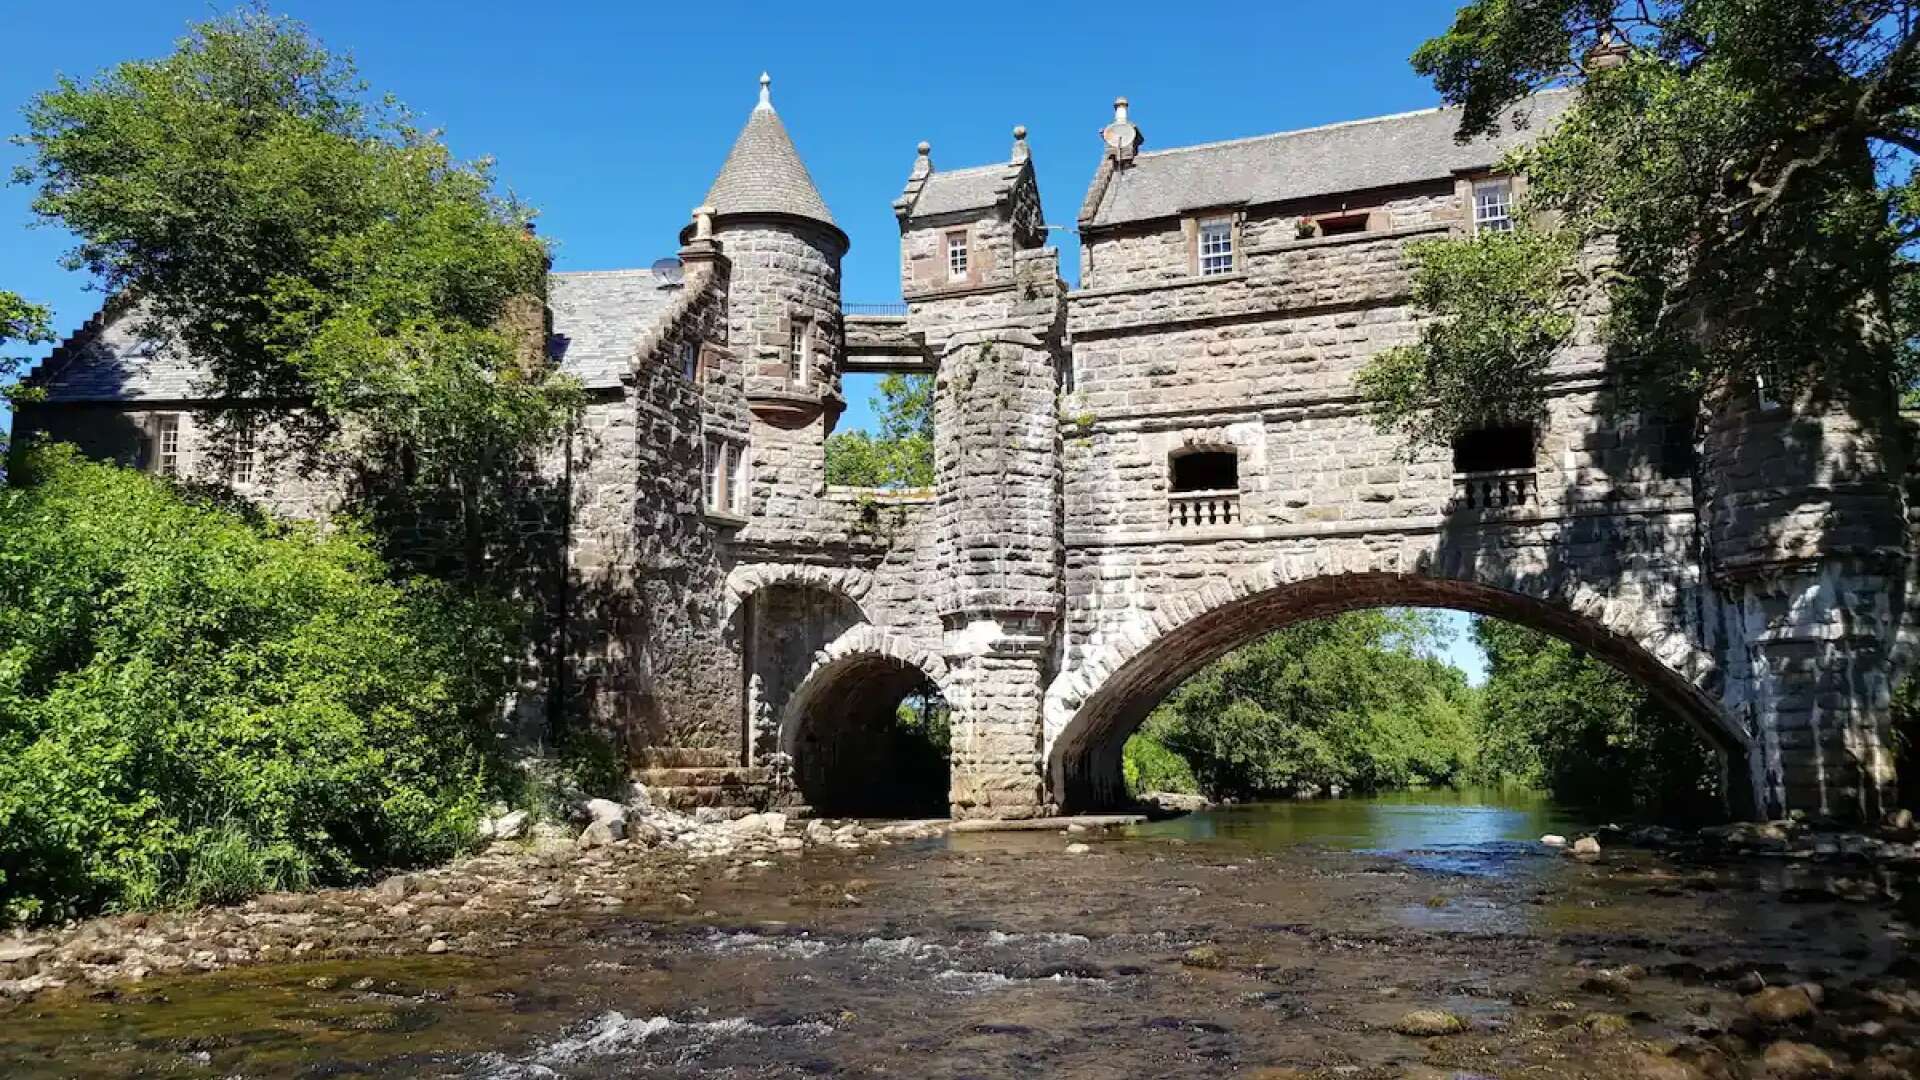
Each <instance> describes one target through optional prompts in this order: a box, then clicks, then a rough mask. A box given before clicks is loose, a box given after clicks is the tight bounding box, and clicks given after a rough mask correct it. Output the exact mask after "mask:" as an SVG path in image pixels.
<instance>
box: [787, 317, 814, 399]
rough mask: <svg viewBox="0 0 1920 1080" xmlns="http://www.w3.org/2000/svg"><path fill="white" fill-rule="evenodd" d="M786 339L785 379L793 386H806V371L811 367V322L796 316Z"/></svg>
mask: <svg viewBox="0 0 1920 1080" xmlns="http://www.w3.org/2000/svg"><path fill="white" fill-rule="evenodd" d="M792 323H793V325H792V328H791V329H790V330H789V331H788V338H787V379H788V380H789V381H790V382H792V383H793V384H794V385H795V386H805V385H807V374H808V373H807V369H808V368H810V367H812V366H813V364H812V357H813V320H812V319H803V318H801V317H800V316H798V315H796V316H794V317H793V320H792Z"/></svg>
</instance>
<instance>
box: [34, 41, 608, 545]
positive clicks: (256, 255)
mask: <svg viewBox="0 0 1920 1080" xmlns="http://www.w3.org/2000/svg"><path fill="white" fill-rule="evenodd" d="M26 120H27V131H26V133H25V134H24V135H22V136H20V137H19V139H18V141H19V142H21V143H22V144H23V145H24V146H25V147H26V148H27V150H28V152H29V154H30V158H29V160H28V162H27V163H26V164H24V165H22V166H20V167H19V168H18V169H17V171H16V174H15V179H16V181H17V182H19V183H23V184H29V185H35V186H36V187H37V190H36V192H35V196H34V200H33V208H34V211H35V213H36V214H37V215H39V217H40V218H41V219H43V220H44V221H47V222H49V223H52V224H57V225H60V226H61V227H64V228H66V229H68V230H70V231H71V232H73V233H74V234H75V235H76V236H77V237H78V238H79V244H78V246H77V247H75V248H74V250H73V251H72V252H71V254H70V256H69V263H70V265H72V266H74V267H77V268H85V269H88V270H90V271H92V272H93V273H94V274H96V275H97V276H98V277H99V279H100V280H101V282H102V283H103V284H104V285H105V286H106V288H107V289H108V290H110V291H112V292H115V293H120V294H125V295H128V296H131V297H134V298H136V299H137V301H138V304H139V305H140V307H139V310H140V311H141V312H142V313H143V316H142V322H143V330H144V332H145V333H147V334H148V335H150V336H153V337H156V338H167V339H171V340H174V341H177V342H179V343H181V344H182V345H183V346H184V347H185V348H186V349H187V350H188V351H189V352H190V353H191V354H192V355H193V356H194V357H196V359H197V360H199V361H200V362H202V363H203V364H204V365H205V370H206V386H205V388H204V389H205V391H206V392H207V393H208V394H209V395H210V396H213V397H216V398H219V399H225V400H238V401H246V402H249V403H251V404H252V405H254V406H256V407H258V408H269V409H277V410H279V411H280V415H279V417H278V419H280V420H281V421H282V422H283V423H286V424H291V425H293V426H294V428H295V429H296V430H297V431H298V432H299V434H300V435H301V436H302V438H301V440H300V442H301V443H302V445H303V446H304V447H305V448H306V449H307V450H309V451H310V452H312V453H315V454H320V453H326V454H337V455H342V456H343V457H344V459H345V460H347V461H349V462H352V463H356V464H358V465H359V466H360V467H362V468H365V469H367V470H369V471H371V472H374V473H378V474H379V475H380V476H381V478H382V480H383V481H392V480H393V479H394V478H395V477H396V476H403V477H406V478H409V479H411V480H413V481H417V482H418V483H420V484H422V485H423V486H427V487H449V488H451V489H452V490H453V491H454V492H455V493H456V498H455V499H454V500H453V501H454V505H455V507H456V508H457V511H458V512H459V513H460V515H461V523H460V525H459V527H458V528H457V529H456V532H458V533H459V534H460V535H461V537H462V541H461V550H460V557H461V559H462V561H463V562H464V564H465V570H466V572H467V573H468V574H470V575H475V576H477V575H479V574H480V573H481V571H482V569H483V567H482V564H481V560H480V559H479V557H478V553H479V548H480V545H481V543H482V540H483V536H484V534H485V532H486V529H487V527H488V525H487V522H486V521H485V520H484V511H485V506H486V500H487V498H488V495H489V493H490V492H493V491H496V490H498V489H500V488H501V487H502V486H503V484H504V483H505V482H506V478H507V477H509V476H510V475H511V474H512V473H514V472H515V471H516V470H518V469H519V468H520V467H521V466H522V465H523V463H524V461H525V459H526V456H527V455H528V454H529V453H531V452H532V451H534V450H536V449H538V448H539V447H541V446H543V445H546V444H547V443H548V442H549V441H550V440H551V439H553V438H554V437H555V436H556V435H557V434H558V433H559V432H560V431H561V430H562V429H563V427H564V425H565V424H566V423H567V422H568V419H569V417H570V416H571V415H572V412H573V409H574V407H575V406H576V404H577V401H578V395H577V390H576V388H575V387H574V386H573V385H572V384H571V383H570V382H568V381H567V380H565V379H561V378H558V377H553V376H550V375H548V374H547V373H546V367H545V365H544V364H543V363H541V362H540V361H541V355H540V353H541V350H540V347H539V344H538V338H537V330H538V328H537V326H532V325H526V326H523V324H527V323H529V321H530V319H529V313H530V311H537V307H535V306H533V305H532V301H533V299H534V298H537V297H539V296H541V295H542V294H543V290H544V287H545V270H546V252H545V250H544V248H543V246H542V245H541V244H540V243H539V242H537V241H536V240H535V239H533V238H532V237H531V236H530V235H529V233H528V231H527V228H526V226H527V220H528V217H527V213H526V211H525V210H524V209H523V208H522V207H520V206H519V205H518V204H516V203H513V202H512V201H510V200H503V199H501V198H498V197H496V196H494V195H493V194H492V189H493V179H492V166H491V163H490V162H487V161H484V160H483V161H478V162H472V163H461V162H456V161H454V160H453V159H452V157H451V155H450V154H449V153H448V151H447V149H446V147H445V146H444V145H442V144H441V142H440V141H439V138H438V136H437V134H436V133H433V132H428V131H423V130H421V129H420V128H419V127H417V126H416V125H415V124H414V122H413V120H412V118H411V116H410V115H409V114H408V113H407V112H406V111H405V110H404V109H403V108H401V107H400V106H398V105H397V104H395V103H393V102H392V101H391V99H385V100H372V99H370V97H369V95H368V93H367V90H366V87H365V86H364V84H362V83H361V82H360V81H359V79H358V78H357V76H356V75H355V74H354V70H353V67H352V64H351V63H350V61H348V60H347V59H346V58H344V57H341V56H338V55H335V54H332V53H329V52H328V51H326V49H325V48H324V47H323V46H322V45H321V44H320V43H319V42H318V41H316V40H314V39H313V38H312V37H311V36H310V35H309V34H308V33H307V32H306V31H305V30H304V29H303V28H302V27H301V26H299V25H298V24H296V23H293V22H290V21H287V20H285V19H280V18H276V17H274V16H271V15H269V14H267V13H266V12H265V11H264V10H263V9H261V8H258V7H256V8H250V9H246V10H243V11H241V12H240V13H238V14H235V15H231V16H227V17H223V18H217V19H214V20H212V21H210V22H206V23H203V24H200V25H197V26H194V27H193V28H192V29H191V31H190V33H189V34H188V35H187V37H185V38H184V39H183V40H181V41H180V43H179V45H178V47H177V48H176V49H175V51H174V52H173V53H172V54H171V55H169V56H166V57H164V58H161V59H158V60H150V61H132V62H128V63H123V64H120V65H118V66H117V67H114V68H112V69H110V70H108V71H106V72H103V73H101V74H100V75H98V76H96V77H94V78H93V79H91V80H89V81H86V82H79V81H75V80H72V79H66V78H63V79H61V80H60V82H59V83H58V85H56V86H55V87H54V88H53V89H51V90H49V91H47V92H45V93H43V94H41V95H39V96H38V97H36V98H35V99H34V100H33V101H32V103H31V104H30V105H29V106H28V108H27V110H26ZM531 322H534V323H537V320H531ZM248 422H253V420H252V419H250V420H249V421H248Z"/></svg>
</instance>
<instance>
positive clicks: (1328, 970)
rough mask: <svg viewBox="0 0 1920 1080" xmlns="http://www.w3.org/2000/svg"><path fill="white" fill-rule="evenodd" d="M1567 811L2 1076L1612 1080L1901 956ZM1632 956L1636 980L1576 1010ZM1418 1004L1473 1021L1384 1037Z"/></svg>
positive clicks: (620, 939) (1403, 803) (1060, 888)
mask: <svg viewBox="0 0 1920 1080" xmlns="http://www.w3.org/2000/svg"><path fill="white" fill-rule="evenodd" d="M1582 824H1584V823H1583V822H1581V821H1579V820H1577V819H1574V818H1571V817H1569V816H1568V815H1567V814H1565V813H1563V812H1561V811H1559V810H1557V809H1556V808H1555V807H1554V806H1553V805H1552V804H1551V803H1549V802H1547V801H1545V800H1543V799H1540V798H1538V797H1504V796H1502V795H1500V794H1498V793H1490V792H1465V793H1455V792H1437V793H1403V794H1396V795H1389V796H1384V797H1380V798H1373V799H1347V800H1329V801H1319V802H1299V803H1281V804H1272V805H1263V806H1250V807H1244V808H1235V809H1230V810H1223V811H1219V812H1213V813H1204V814H1196V815H1192V816H1189V817H1185V818H1179V819H1175V820H1170V821H1164V822H1157V823H1152V824H1147V825H1141V826H1136V827H1131V828H1126V829H1115V830H1111V831H1105V832H1101V831H1095V832H1090V833H1086V834H1076V835H1071V836H1063V835H1061V834H1059V833H1055V832H1025V833H976V834H961V835H955V836H951V837H948V838H946V839H943V840H936V841H926V842H922V843H917V844H914V845H907V846H896V847H892V848H886V849H879V850H872V851H862V852H847V853H843V854H820V853H818V852H808V853H806V854H804V855H800V856H794V857H791V858H789V859H786V860H783V861H780V862H778V863H776V864H775V865H772V866H770V867H762V868H750V869H747V870H746V871H745V872H744V873H741V874H739V875H738V876H737V877H734V878H728V877H725V876H723V869H724V868H722V867H715V868H714V871H713V873H712V874H711V875H710V876H709V877H708V878H707V879H705V880H704V881H702V882H701V883H700V884H699V887H698V888H697V889H690V890H689V892H690V893H692V894H693V895H695V896H697V901H696V902H695V904H694V905H693V907H692V908H689V907H688V906H687V904H686V902H685V901H684V900H678V899H676V898H672V897H662V898H661V900H660V902H659V903H658V904H657V905H651V906H636V907H632V908H628V909H624V910H617V911H614V912H611V913H607V914H602V915H591V916H587V915H570V916H565V917H564V918H565V919H567V920H568V924H567V925H566V926H565V927H564V928H563V930H562V931H556V932H555V933H553V934H550V935H546V936H542V935H538V934H528V935H527V940H526V942H525V943H524V944H521V945H519V946H517V947H514V948H512V949H509V950H505V951H504V952H502V954H501V955H498V956H491V957H485V958H480V957H472V956H457V955H446V956H419V957H411V958H404V959H390V958H381V959H372V960H366V961H354V962H341V961H332V962H327V963H319V964H309V965H298V966H270V967H260V968H254V969H247V970H240V971H235V972H225V973H218V974H213V975H205V976H198V977H193V978H181V979H172V980H165V981H161V980H154V981H149V982H147V983H145V984H141V985H140V986H138V987H135V988H131V989H129V990H127V991H125V992H122V993H120V994H118V995H117V996H111V997H108V998H105V999H101V1000H94V999H86V998H64V999H62V998H55V999H48V1000H45V1001H37V1002H35V1003H33V1004H31V1005H29V1006H27V1007H25V1008H22V1009H19V1010H16V1011H14V1012H12V1013H8V1014H0V1075H3V1076H7V1077H41V1076H126V1075H156V1076H159V1075H164V1076H208V1077H234V1076H282V1075H293V1076H312V1077H323V1076H324V1077H342V1076H380V1077H415V1076H426V1077H474V1078H492V1077H499V1078H508V1077H513V1078H518V1077H614V1076H660V1077H679V1076H722V1075H724V1076H737V1077H790V1076H899V1077H916V1078H918V1077H987V1076H1042V1075H1044V1076H1060V1077H1132V1076H1196V1077H1197V1076H1222V1075H1259V1074H1261V1071H1262V1070H1269V1071H1267V1072H1266V1073H1265V1075H1268V1076H1274V1077H1278V1076H1291V1075H1326V1076H1338V1077H1349V1078H1356V1080H1365V1078H1367V1077H1374V1076H1380V1077H1389V1076H1431V1077H1455V1076H1461V1075H1467V1076H1488V1075H1494V1076H1506V1075H1526V1076H1530V1077H1562V1076H1565V1077H1575V1076H1604V1077H1608V1078H1610V1080H1611V1078H1617V1077H1621V1076H1630V1075H1636V1071H1635V1070H1636V1069H1638V1068H1641V1067H1643V1066H1645V1063H1646V1061H1647V1060H1649V1059H1648V1054H1649V1053H1653V1052H1654V1051H1649V1050H1648V1049H1647V1048H1648V1047H1649V1046H1651V1047H1655V1048H1663V1049H1664V1050H1667V1051H1671V1050H1673V1049H1674V1048H1675V1047H1681V1048H1682V1049H1684V1048H1685V1047H1686V1046H1688V1045H1695V1044H1699V1043H1700V1042H1701V1040H1702V1038H1714V1037H1718V1038H1720V1039H1721V1040H1722V1042H1723V1043H1724V1042H1725V1039H1726V1038H1729V1037H1730V1036H1726V1035H1722V1034H1719V1033H1724V1032H1728V1031H1732V1030H1738V1028H1739V1024H1740V1023H1741V1021H1740V1020H1739V1015H1740V1013H1741V1003H1740V997H1739V989H1740V987H1739V986H1738V983H1739V982H1740V980H1747V981H1748V982H1749V983H1751V981H1752V980H1754V979H1756V978H1758V979H1764V980H1765V981H1769V982H1783V981H1784V982H1792V981H1795V980H1799V979H1816V980H1820V981H1822V982H1824V983H1825V984H1826V985H1827V986H1828V987H1829V988H1831V989H1830V991H1829V1009H1830V1010H1842V1009H1844V1008H1845V1007H1846V1002H1847V1000H1848V998H1847V997H1846V995H1847V994H1848V993H1849V991H1848V990H1846V988H1847V987H1856V986H1866V985H1868V984H1870V983H1871V982H1872V980H1875V979H1884V978H1886V977H1887V976H1886V973H1887V971H1888V968H1889V966H1890V965H1893V966H1895V967H1896V968H1897V966H1898V963H1899V962H1900V957H1901V955H1903V950H1904V942H1903V941H1902V940H1901V939H1902V937H1903V935H1904V933H1905V928H1906V923H1905V922H1904V916H1903V914H1902V912H1901V903H1900V901H1899V899H1898V897H1899V895H1900V894H1901V887H1900V884H1899V883H1898V882H1894V881H1891V880H1888V879H1885V878H1874V877H1873V876H1872V874H1871V872H1869V871H1864V870H1856V871H1853V872H1851V873H1852V876H1847V875H1846V874H1845V873H1843V872H1841V871H1836V870H1824V871H1823V870H1819V869H1816V868H1810V867H1806V866H1790V865H1788V864H1785V863H1773V864H1767V863H1749V864H1744V865H1741V866H1724V865H1723V866H1708V865H1684V864H1677V863H1674V862H1671V861H1667V860H1664V859H1662V858H1660V857H1657V856H1654V855H1651V854H1646V853H1637V852H1628V851H1624V850H1620V851H1609V852H1608V853H1607V854H1606V855H1605V856H1604V857H1603V858H1602V859H1601V860H1600V861H1597V862H1581V861H1576V860H1574V859H1572V858H1569V857H1566V856H1564V855H1559V854H1555V853H1553V852H1551V851H1549V850H1547V849H1545V848H1543V847H1541V846H1540V845H1539V844H1538V843H1537V842H1536V841H1537V839H1538V837H1539V836H1540V835H1541V834H1543V833H1548V832H1558V833H1568V834H1573V833H1576V832H1578V831H1579V829H1580V827H1581V825H1582ZM1074 842H1085V843H1086V844H1088V845H1089V847H1090V850H1089V851H1088V852H1086V853H1084V854H1073V855H1069V854H1067V853H1066V851H1065V849H1066V847H1067V845H1068V844H1069V843H1074ZM550 918H556V917H555V916H550V915H546V914H543V913H542V914H535V913H529V914H528V916H527V918H526V919H525V920H523V922H522V924H521V925H522V926H525V925H529V924H531V923H534V922H537V921H538V920H540V919H550ZM1625 964H1638V965H1641V966H1643V967H1644V968H1645V969H1646V970H1647V974H1646V975H1644V977H1641V978H1639V979H1637V981H1634V982H1633V983H1632V987H1631V990H1630V991H1622V990H1620V989H1618V988H1614V989H1612V990H1611V991H1609V990H1607V989H1594V988H1590V984H1591V983H1592V979H1591V976H1592V974H1593V970H1594V969H1595V968H1598V967H1601V966H1619V965H1625ZM1748 988H1750V986H1749V987H1748ZM1422 1008H1437V1009H1444V1010H1448V1011H1450V1012H1452V1013H1454V1014H1457V1015H1458V1016H1460V1017H1462V1018H1464V1019H1465V1020H1466V1021H1467V1024H1468V1030H1467V1031H1466V1032H1465V1033H1463V1034H1459V1035H1453V1036H1449V1037H1445V1038H1435V1039H1421V1038H1413V1037H1409V1036H1405V1035H1400V1034H1396V1033H1394V1032H1393V1031H1392V1030H1391V1028H1392V1026H1393V1025H1394V1024H1395V1022H1396V1021H1397V1020H1398V1019H1399V1018H1400V1017H1401V1016H1402V1015H1403V1014H1405V1013H1406V1012H1408V1011H1409V1010H1413V1009H1422ZM1602 1012H1604V1013H1608V1014H1611V1015H1612V1016H1614V1017H1616V1018H1618V1020H1617V1022H1616V1026H1615V1027H1614V1028H1607V1027H1606V1025H1605V1024H1602V1023H1596V1022H1594V1021H1593V1020H1592V1015H1593V1014H1595V1013H1602ZM1836 1015H1837V1014H1836ZM1621 1023H1623V1024H1624V1025H1625V1029H1624V1031H1623V1030H1621V1029H1620V1028H1619V1027H1618V1024H1621ZM1744 1045H1745V1044H1743V1043H1739V1042H1738V1040H1735V1043H1734V1044H1732V1045H1731V1047H1730V1049H1731V1051H1732V1052H1734V1053H1738V1052H1740V1049H1741V1047H1742V1046H1744ZM1857 1049H1858V1052H1859V1053H1863V1054H1864V1053H1867V1052H1869V1049H1868V1048H1857ZM1754 1052H1756V1053H1757V1049H1756V1050H1755V1051H1754ZM1665 1060H1666V1061H1667V1062H1669V1063H1671V1062H1672V1061H1673V1060H1675V1059H1671V1058H1669V1059H1665ZM1286 1070H1299V1071H1300V1072H1299V1073H1293V1072H1288V1071H1286ZM1647 1075H1673V1074H1671V1073H1668V1074H1661V1073H1657V1072H1649V1073H1647Z"/></svg>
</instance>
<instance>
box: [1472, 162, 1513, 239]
mask: <svg viewBox="0 0 1920 1080" xmlns="http://www.w3.org/2000/svg"><path fill="white" fill-rule="evenodd" d="M1483 191H1484V192H1495V191H1497V192H1499V193H1500V198H1499V199H1498V200H1497V201H1494V200H1488V201H1486V202H1484V203H1483V202H1482V200H1481V193H1482V192H1483ZM1513 197H1514V183H1513V177H1511V176H1504V175H1501V176H1482V177H1478V178H1476V179H1474V180H1473V181H1472V182H1471V183H1470V184H1469V185H1468V187H1467V209H1468V211H1469V212H1470V213H1471V215H1472V218H1473V234H1474V235H1475V236H1478V235H1480V234H1481V233H1482V232H1496V233H1502V232H1512V231H1513V230H1514V228H1515V227H1516V225H1517V224H1518V223H1517V222H1516V221H1515V220H1514V214H1513ZM1484 207H1498V209H1499V213H1497V214H1491V213H1482V209H1483V208H1484ZM1496 223H1497V224H1496Z"/></svg>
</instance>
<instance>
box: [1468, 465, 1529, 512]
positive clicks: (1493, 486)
mask: <svg viewBox="0 0 1920 1080" xmlns="http://www.w3.org/2000/svg"><path fill="white" fill-rule="evenodd" d="M1539 502H1540V488H1539V483H1538V481H1537V479H1536V475H1535V473H1534V471H1533V470H1532V469H1491V470H1488V471H1486V472H1463V473H1454V474H1453V502H1452V504H1451V505H1450V506H1449V507H1448V509H1450V510H1508V509H1512V508H1514V507H1518V506H1535V505H1538V504H1539Z"/></svg>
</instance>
